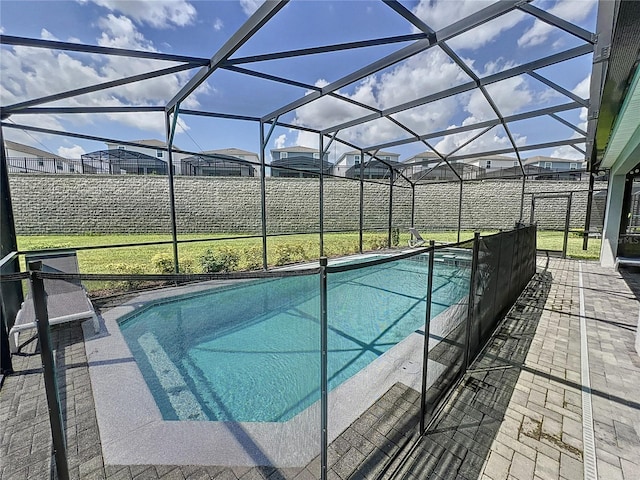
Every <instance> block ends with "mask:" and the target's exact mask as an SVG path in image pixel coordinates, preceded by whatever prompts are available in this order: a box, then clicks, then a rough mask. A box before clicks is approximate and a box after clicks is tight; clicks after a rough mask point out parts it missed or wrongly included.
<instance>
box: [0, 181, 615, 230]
mask: <svg viewBox="0 0 640 480" xmlns="http://www.w3.org/2000/svg"><path fill="white" fill-rule="evenodd" d="M265 180H266V186H267V225H268V231H269V233H282V232H304V231H310V230H311V231H313V230H317V229H318V228H319V227H318V218H319V207H318V181H317V179H304V178H266V179H265ZM324 184H325V190H324V200H325V209H324V216H325V229H327V230H344V229H352V230H355V229H357V228H358V222H359V205H360V196H359V182H358V181H352V180H346V179H344V180H342V179H330V178H327V179H325V181H324ZM10 185H11V194H12V198H13V208H14V216H15V222H16V230H17V233H18V234H22V235H35V234H56V233H58V234H74V233H75V234H81V233H168V232H170V213H169V201H168V196H169V193H168V182H167V178H166V177H160V176H158V177H154V176H143V175H113V176H110V175H31V174H14V175H10ZM364 185H365V187H364V207H365V208H364V222H365V228H367V229H374V228H380V229H385V228H387V218H388V217H387V215H388V211H389V190H388V185H385V184H375V183H365V184H364ZM521 188H522V183H521V182H520V181H509V180H490V181H483V182H469V183H466V184H465V185H464V188H463V210H462V228H463V229H487V228H509V227H512V226H513V224H514V222H515V221H516V220H518V218H519V213H520V193H521ZM597 188H606V186H598V187H597ZM586 189H587V183H586V182H547V181H536V182H529V183H527V191H528V192H530V191H538V192H543V191H544V192H549V191H558V192H567V191H570V190H582V192H579V193H578V192H577V193H575V194H574V198H573V208H572V227H574V228H582V227H583V226H584V215H585V209H586V198H587V195H586V192H585V191H584V190H586ZM458 195H459V184H458V183H443V184H437V185H421V186H418V187H416V202H415V203H416V221H415V224H416V226H417V227H418V228H419V229H422V230H430V229H455V228H457V222H458ZM175 198H176V214H177V225H178V232H179V233H207V232H211V233H217V232H246V233H253V234H259V233H260V231H261V225H260V218H261V213H260V179H259V178H249V177H226V178H221V177H175ZM604 199H605V196H604V195H602V196H601V197H600V200H598V201H597V202H596V203H595V204H594V218H599V217H598V215H600V214H601V213H599V212H601V210H602V208H603V207H602V206H600V204H599V203H598V202H600V203H603V202H604ZM563 202H564V203H563ZM530 204H531V197H530V195H527V196H526V198H525V205H524V207H525V208H524V219H525V220H528V219H529V207H530ZM565 204H566V201H560V200H544V201H542V200H541V201H539V202H538V204H537V207H536V213H537V215H536V221H537V222H538V223H539V225H540V227H541V228H560V227H562V226H563V225H564V215H565V212H566V209H565ZM392 214H393V225H394V226H397V227H399V228H401V229H405V228H407V227H409V226H410V223H411V190H410V189H409V188H399V187H396V188H394V189H393V210H392ZM600 218H601V217H600ZM599 222H600V223H601V221H600V220H599Z"/></svg>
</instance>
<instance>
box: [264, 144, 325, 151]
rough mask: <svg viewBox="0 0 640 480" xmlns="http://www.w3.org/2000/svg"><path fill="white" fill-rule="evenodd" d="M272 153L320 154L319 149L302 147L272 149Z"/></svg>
mask: <svg viewBox="0 0 640 480" xmlns="http://www.w3.org/2000/svg"><path fill="white" fill-rule="evenodd" d="M271 151H272V152H295V153H307V152H313V153H318V149H317V148H309V147H303V146H301V145H295V146H293V147H284V148H273V149H271Z"/></svg>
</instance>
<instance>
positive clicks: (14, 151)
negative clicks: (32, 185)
mask: <svg viewBox="0 0 640 480" xmlns="http://www.w3.org/2000/svg"><path fill="white" fill-rule="evenodd" d="M4 148H5V151H6V154H7V168H8V170H9V173H83V168H82V165H81V164H80V163H79V162H77V161H73V160H69V159H67V158H64V157H61V156H59V155H55V154H53V153H50V152H46V151H44V150H40V149H39V148H35V147H30V146H28V145H23V144H22V143H18V142H12V141H11V140H5V142H4ZM86 173H90V172H86Z"/></svg>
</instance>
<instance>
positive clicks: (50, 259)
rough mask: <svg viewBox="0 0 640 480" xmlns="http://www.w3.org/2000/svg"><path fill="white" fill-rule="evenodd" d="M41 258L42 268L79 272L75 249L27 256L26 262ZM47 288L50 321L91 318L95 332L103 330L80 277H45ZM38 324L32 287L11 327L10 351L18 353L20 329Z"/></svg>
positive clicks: (51, 271) (53, 270)
mask: <svg viewBox="0 0 640 480" xmlns="http://www.w3.org/2000/svg"><path fill="white" fill-rule="evenodd" d="M38 260H39V261H42V271H43V272H48V273H78V258H77V257H76V252H74V251H67V252H59V253H52V254H41V255H26V256H25V261H26V262H27V265H28V264H29V262H33V261H38ZM44 289H45V292H46V293H47V313H48V314H49V324H50V325H56V324H59V323H65V322H71V321H74V320H84V319H88V318H91V319H93V328H94V329H95V331H96V333H98V332H99V331H100V322H99V321H98V317H97V315H96V312H95V310H94V309H93V305H91V302H90V301H89V298H88V297H87V292H86V291H85V290H84V288H83V286H82V284H81V283H80V280H77V279H73V280H62V279H60V280H58V279H45V280H44ZM35 328H37V324H36V315H35V309H34V305H33V295H32V293H31V291H29V293H28V294H27V296H26V298H25V300H24V303H23V304H22V308H21V309H20V311H19V312H18V314H17V315H16V321H15V324H14V325H13V327H11V329H10V330H9V348H10V350H11V353H16V352H17V351H18V349H19V347H18V345H19V344H18V340H19V335H20V332H22V331H24V330H32V329H35Z"/></svg>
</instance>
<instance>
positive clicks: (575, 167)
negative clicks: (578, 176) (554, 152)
mask: <svg viewBox="0 0 640 480" xmlns="http://www.w3.org/2000/svg"><path fill="white" fill-rule="evenodd" d="M569 169H571V170H577V169H578V164H577V163H571V164H569Z"/></svg>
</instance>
